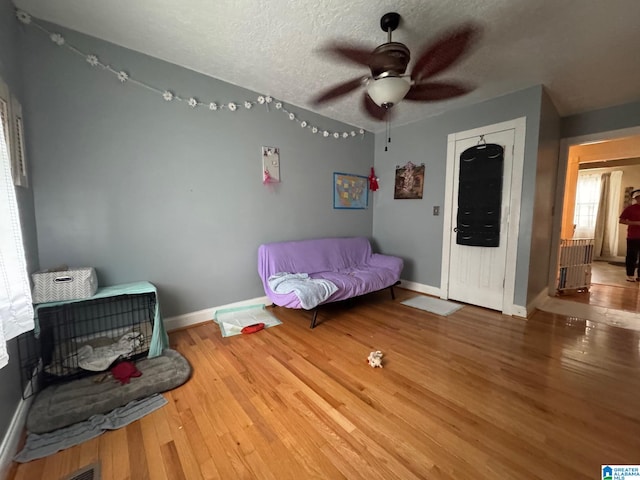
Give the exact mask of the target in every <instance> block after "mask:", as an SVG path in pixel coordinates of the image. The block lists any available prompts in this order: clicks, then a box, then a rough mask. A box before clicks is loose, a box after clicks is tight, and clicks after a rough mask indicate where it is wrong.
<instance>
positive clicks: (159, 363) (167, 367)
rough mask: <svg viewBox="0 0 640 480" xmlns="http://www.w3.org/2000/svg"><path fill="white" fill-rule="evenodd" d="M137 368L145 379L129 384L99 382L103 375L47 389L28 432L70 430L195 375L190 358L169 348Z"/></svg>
mask: <svg viewBox="0 0 640 480" xmlns="http://www.w3.org/2000/svg"><path fill="white" fill-rule="evenodd" d="M136 367H137V369H138V370H140V371H141V372H142V376H140V377H134V378H131V380H130V382H129V383H128V384H126V385H120V382H118V381H117V380H116V379H114V378H113V377H112V376H111V375H109V376H108V377H107V378H106V379H104V381H102V382H97V381H96V379H98V378H100V377H103V376H104V375H105V374H104V373H101V374H98V375H92V376H90V377H85V378H81V379H79V380H74V381H71V382H67V383H62V384H59V385H52V386H50V387H47V388H45V389H44V390H42V392H40V393H39V394H38V396H37V397H36V398H35V400H34V401H33V405H32V406H31V409H30V410H29V414H28V415H27V430H28V431H29V432H33V433H46V432H50V431H52V430H56V429H58V428H62V427H66V426H68V425H71V424H73V423H77V422H81V421H83V420H86V419H88V418H89V417H91V416H92V415H96V414H100V413H107V412H110V411H111V410H113V409H115V408H117V407H121V406H123V405H126V404H127V403H129V402H131V401H132V400H136V399H139V398H144V397H148V396H149V395H152V394H154V393H160V392H166V391H167V390H171V389H173V388H176V387H178V386H180V385H182V384H183V383H185V382H186V381H187V380H188V379H189V377H190V376H191V365H189V362H188V361H187V359H186V358H184V357H183V356H182V355H180V354H179V353H178V352H176V351H175V350H171V349H165V350H164V351H163V352H162V355H161V356H159V357H155V358H145V359H144V360H140V361H138V362H136Z"/></svg>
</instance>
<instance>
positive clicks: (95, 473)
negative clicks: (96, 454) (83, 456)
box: [63, 463, 100, 480]
mask: <svg viewBox="0 0 640 480" xmlns="http://www.w3.org/2000/svg"><path fill="white" fill-rule="evenodd" d="M63 480H100V464H99V463H93V464H91V465H88V466H86V467H84V468H81V469H80V470H77V471H75V472H74V473H72V474H71V475H69V476H68V477H64V479H63Z"/></svg>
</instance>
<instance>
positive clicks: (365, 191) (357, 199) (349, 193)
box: [333, 172, 369, 209]
mask: <svg viewBox="0 0 640 480" xmlns="http://www.w3.org/2000/svg"><path fill="white" fill-rule="evenodd" d="M368 181H369V179H368V178H367V177H364V176H362V175H353V174H350V173H339V172H334V174H333V208H342V209H344V208H351V209H364V208H367V205H368V203H369V197H368V195H369V188H368V184H367V182H368Z"/></svg>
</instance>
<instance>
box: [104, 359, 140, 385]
mask: <svg viewBox="0 0 640 480" xmlns="http://www.w3.org/2000/svg"><path fill="white" fill-rule="evenodd" d="M111 375H113V378H115V379H116V380H118V381H119V382H120V383H121V384H122V385H124V384H126V383H129V380H131V378H132V377H139V376H140V375H142V372H141V371H140V370H138V369H137V368H136V366H135V365H134V364H133V363H131V362H120V363H119V364H117V365H116V366H115V367H113V368H112V369H111Z"/></svg>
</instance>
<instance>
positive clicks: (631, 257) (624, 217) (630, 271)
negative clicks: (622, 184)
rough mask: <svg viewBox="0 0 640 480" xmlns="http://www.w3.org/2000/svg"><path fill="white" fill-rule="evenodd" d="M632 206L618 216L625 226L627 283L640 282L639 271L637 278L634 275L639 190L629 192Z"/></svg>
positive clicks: (639, 237)
mask: <svg viewBox="0 0 640 480" xmlns="http://www.w3.org/2000/svg"><path fill="white" fill-rule="evenodd" d="M631 196H632V198H633V200H632V202H633V203H632V204H631V205H629V206H628V207H627V208H625V209H624V210H623V211H622V213H621V214H620V223H621V224H623V225H627V226H628V228H627V257H626V259H625V264H626V267H627V282H636V281H637V282H640V269H638V274H637V276H636V275H634V273H635V272H636V267H637V266H638V257H639V256H640V203H638V202H639V201H640V190H634V191H633V192H631Z"/></svg>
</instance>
